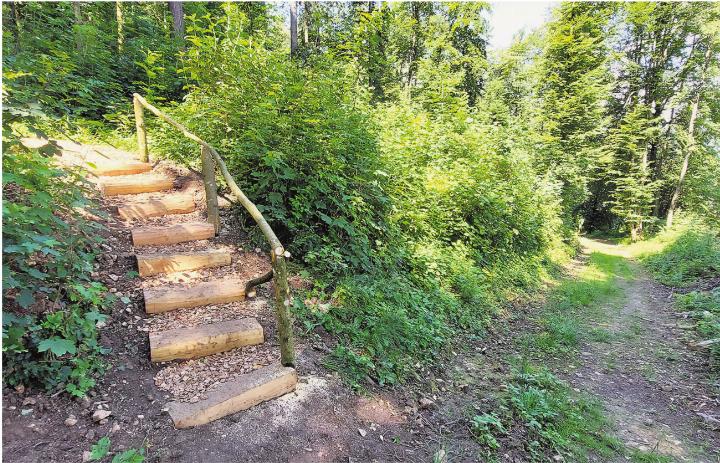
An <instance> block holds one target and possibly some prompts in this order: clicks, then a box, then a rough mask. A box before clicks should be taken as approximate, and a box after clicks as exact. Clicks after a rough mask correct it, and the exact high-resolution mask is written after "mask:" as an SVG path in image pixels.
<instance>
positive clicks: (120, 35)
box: [115, 0, 125, 54]
mask: <svg viewBox="0 0 720 463" xmlns="http://www.w3.org/2000/svg"><path fill="white" fill-rule="evenodd" d="M121 5H122V2H121V1H120V0H116V1H115V19H116V21H117V51H118V54H121V53H122V52H123V45H124V43H125V33H124V31H123V26H124V23H123V15H122V6H121Z"/></svg>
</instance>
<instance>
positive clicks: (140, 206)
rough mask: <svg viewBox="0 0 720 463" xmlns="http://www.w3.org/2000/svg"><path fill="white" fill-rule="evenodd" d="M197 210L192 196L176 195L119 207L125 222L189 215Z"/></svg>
mask: <svg viewBox="0 0 720 463" xmlns="http://www.w3.org/2000/svg"><path fill="white" fill-rule="evenodd" d="M195 208H196V205H195V198H193V197H192V195H187V194H186V195H175V196H169V197H167V198H163V199H159V200H155V201H148V202H144V203H137V204H130V205H127V206H120V207H118V213H119V214H120V217H122V218H123V219H125V220H142V219H147V218H150V217H161V216H163V215H170V214H188V213H190V212H192V211H194V210H195Z"/></svg>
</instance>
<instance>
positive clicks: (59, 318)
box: [2, 99, 114, 396]
mask: <svg viewBox="0 0 720 463" xmlns="http://www.w3.org/2000/svg"><path fill="white" fill-rule="evenodd" d="M3 103H4V105H3V162H2V167H3V179H2V180H3V181H2V185H3V231H2V237H3V272H2V273H3V278H2V286H3V314H2V327H3V331H2V335H3V338H2V350H3V382H4V383H5V384H7V385H10V386H18V385H23V386H30V385H39V386H42V387H44V388H46V389H48V390H56V389H65V390H66V391H67V392H69V393H71V394H73V395H76V396H83V395H84V394H85V393H86V392H87V391H88V390H89V389H91V388H92V387H93V386H94V385H95V377H96V376H97V375H98V374H99V373H100V372H102V370H103V368H104V365H103V362H102V360H101V355H102V354H103V353H105V349H104V348H103V347H102V346H100V344H99V342H98V330H97V324H98V323H101V322H104V321H105V319H106V316H105V315H104V314H102V313H101V312H102V310H103V307H105V306H106V305H108V304H111V303H112V302H113V297H114V296H112V295H109V294H108V293H107V292H106V288H105V287H104V286H103V285H102V284H100V283H98V282H96V281H93V278H92V275H91V273H92V271H93V262H94V260H95V256H96V254H97V249H98V246H99V244H100V243H101V241H102V239H101V238H100V236H99V233H98V232H99V228H100V227H101V226H100V225H99V224H98V223H97V222H95V221H93V220H91V219H90V218H88V215H89V214H90V213H95V214H98V213H99V212H98V211H97V210H95V205H94V203H93V202H92V201H91V200H90V199H89V198H90V197H91V193H90V191H91V190H90V188H88V183H87V182H86V181H85V179H84V178H83V177H82V176H81V175H80V174H79V172H77V171H75V170H73V169H60V168H58V167H57V166H56V165H55V164H54V162H53V155H54V154H56V153H55V152H54V151H53V150H52V145H49V146H48V147H46V148H44V149H42V150H36V149H27V148H24V147H23V146H22V145H21V144H20V143H19V142H18V137H19V135H18V134H17V133H16V132H14V126H13V123H14V122H18V121H19V120H28V119H29V117H28V115H29V114H33V113H32V112H28V110H27V109H26V108H24V107H21V106H18V105H16V103H17V102H15V101H13V100H12V99H9V101H8V100H5V101H4V102H3ZM18 115H20V116H19V117H18Z"/></svg>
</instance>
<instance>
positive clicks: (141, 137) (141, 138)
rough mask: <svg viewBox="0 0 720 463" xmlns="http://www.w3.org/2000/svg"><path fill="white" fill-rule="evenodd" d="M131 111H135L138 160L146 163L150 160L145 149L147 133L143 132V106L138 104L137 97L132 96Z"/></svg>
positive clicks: (135, 95) (135, 94) (136, 95)
mask: <svg viewBox="0 0 720 463" xmlns="http://www.w3.org/2000/svg"><path fill="white" fill-rule="evenodd" d="M133 109H134V110H135V130H136V131H137V142H138V151H139V152H140V160H141V161H142V162H148V161H149V160H150V158H149V156H148V149H147V132H145V117H144V115H143V105H142V103H140V99H139V95H138V94H137V93H134V94H133Z"/></svg>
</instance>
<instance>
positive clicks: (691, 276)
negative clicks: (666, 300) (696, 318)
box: [644, 226, 720, 287]
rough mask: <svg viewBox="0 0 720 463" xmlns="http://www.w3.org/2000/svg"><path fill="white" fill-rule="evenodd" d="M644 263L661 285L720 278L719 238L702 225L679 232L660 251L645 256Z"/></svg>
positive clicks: (675, 284) (683, 283)
mask: <svg viewBox="0 0 720 463" xmlns="http://www.w3.org/2000/svg"><path fill="white" fill-rule="evenodd" d="M644 264H645V266H646V267H647V268H648V269H649V270H650V272H651V273H652V274H653V276H654V277H655V278H656V279H657V280H658V281H660V282H661V283H663V284H665V285H668V286H677V287H686V286H691V285H692V284H694V283H695V282H697V281H698V280H700V279H702V278H709V277H713V276H717V275H720V238H718V236H717V233H713V232H712V231H711V230H709V229H707V228H703V227H702V226H698V227H697V228H695V229H689V228H685V229H681V230H679V231H678V235H677V236H676V238H675V239H674V240H673V241H672V242H670V243H669V244H668V245H667V246H665V247H664V248H663V249H662V251H660V252H657V253H653V254H650V255H648V256H646V257H645V258H644Z"/></svg>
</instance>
